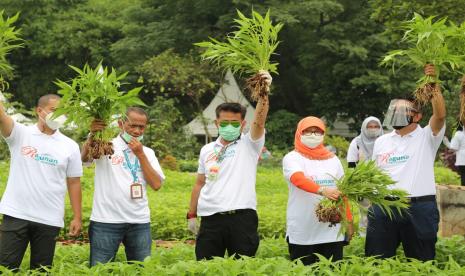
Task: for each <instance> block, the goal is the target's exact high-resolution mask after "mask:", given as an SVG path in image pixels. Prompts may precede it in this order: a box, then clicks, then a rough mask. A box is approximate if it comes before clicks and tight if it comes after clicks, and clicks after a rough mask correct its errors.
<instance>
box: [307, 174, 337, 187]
mask: <svg viewBox="0 0 465 276" xmlns="http://www.w3.org/2000/svg"><path fill="white" fill-rule="evenodd" d="M329 177H330V176H329ZM310 179H311V180H313V182H315V183H316V184H318V185H319V186H326V187H330V186H336V182H335V181H334V179H332V178H321V177H318V176H316V175H312V176H310Z"/></svg>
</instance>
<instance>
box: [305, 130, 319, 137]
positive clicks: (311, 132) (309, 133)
mask: <svg viewBox="0 0 465 276" xmlns="http://www.w3.org/2000/svg"><path fill="white" fill-rule="evenodd" d="M302 134H303V135H315V136H323V135H324V133H323V132H321V131H305V132H304V133H302Z"/></svg>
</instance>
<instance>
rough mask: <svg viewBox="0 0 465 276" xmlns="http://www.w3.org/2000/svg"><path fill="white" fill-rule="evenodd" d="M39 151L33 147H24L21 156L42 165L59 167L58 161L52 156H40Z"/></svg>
mask: <svg viewBox="0 0 465 276" xmlns="http://www.w3.org/2000/svg"><path fill="white" fill-rule="evenodd" d="M37 152H38V150H37V149H36V148H34V147H32V146H24V147H22V148H21V154H22V155H24V156H26V157H30V158H32V159H34V160H36V161H38V162H40V163H42V164H46V165H50V166H57V165H58V159H56V158H55V157H53V156H52V155H50V154H47V153H45V154H39V153H37Z"/></svg>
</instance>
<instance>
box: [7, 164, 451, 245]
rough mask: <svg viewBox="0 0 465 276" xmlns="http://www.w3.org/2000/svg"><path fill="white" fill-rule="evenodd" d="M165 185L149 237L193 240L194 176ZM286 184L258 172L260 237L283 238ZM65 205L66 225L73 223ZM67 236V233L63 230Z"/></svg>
mask: <svg viewBox="0 0 465 276" xmlns="http://www.w3.org/2000/svg"><path fill="white" fill-rule="evenodd" d="M0 172H1V173H0V193H2V192H3V190H4V188H5V185H6V180H7V175H8V164H7V163H0ZM435 172H436V175H437V182H438V183H443V184H445V183H448V184H457V183H459V178H458V176H457V175H456V174H455V173H453V172H452V171H451V170H449V169H446V168H436V169H435ZM165 173H166V177H167V178H166V182H165V183H164V186H163V187H162V188H161V190H160V191H158V192H153V191H151V190H149V194H148V197H149V204H150V209H151V217H152V220H151V221H152V235H153V238H154V239H163V240H178V239H179V240H181V239H186V238H193V236H192V235H191V234H190V232H189V231H188V230H187V226H186V219H185V217H186V212H187V209H188V205H189V200H190V193H191V189H192V185H193V183H194V181H195V173H183V172H174V171H169V170H166V171H165ZM82 185H83V200H82V204H83V219H84V222H83V223H84V227H85V230H86V229H87V225H88V224H89V217H90V212H91V210H92V196H93V188H92V185H93V168H87V169H85V170H84V177H83V178H82ZM287 193H288V190H287V184H286V182H285V181H284V178H283V176H282V172H281V170H280V169H278V168H260V169H259V171H258V176H257V197H258V215H259V220H260V222H259V232H260V235H261V236H262V237H279V236H283V235H284V234H285V227H286V208H287V196H288V195H287ZM70 210H71V209H70V206H69V203H68V206H67V212H66V218H65V220H66V223H65V225H67V224H68V222H69V221H70V220H71V219H72V213H71V211H70ZM63 233H66V229H64V230H63Z"/></svg>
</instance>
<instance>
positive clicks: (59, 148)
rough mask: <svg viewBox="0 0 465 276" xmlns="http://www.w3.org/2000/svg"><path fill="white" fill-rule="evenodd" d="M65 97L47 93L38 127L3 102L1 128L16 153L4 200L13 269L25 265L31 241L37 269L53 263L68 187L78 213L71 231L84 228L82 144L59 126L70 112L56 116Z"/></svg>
mask: <svg viewBox="0 0 465 276" xmlns="http://www.w3.org/2000/svg"><path fill="white" fill-rule="evenodd" d="M59 101H60V97H59V96H57V95H51V94H50V95H45V96H42V97H41V98H40V99H39V101H38V104H37V108H36V112H37V116H38V119H39V120H38V122H37V124H35V125H32V126H25V125H22V124H20V123H18V122H14V121H13V120H12V119H11V117H9V116H8V115H7V114H6V113H5V110H4V108H3V105H2V103H1V102H0V131H1V134H2V136H3V137H4V139H5V141H6V142H7V144H8V147H9V149H10V156H11V160H10V174H9V176H8V183H7V186H6V190H5V192H4V193H3V196H2V199H1V202H0V213H2V214H3V221H2V225H1V226H0V265H2V266H5V267H8V268H9V269H14V270H16V269H18V268H19V266H20V264H21V261H22V259H23V256H24V252H25V251H26V248H27V246H28V244H29V243H30V247H31V263H30V268H31V269H35V268H40V267H41V266H51V265H52V262H53V256H54V253H55V244H56V241H55V239H56V237H57V236H58V234H59V232H60V228H61V227H63V226H64V223H63V217H64V212H65V195H66V190H68V193H69V197H70V202H71V206H72V209H73V213H74V218H73V220H72V221H71V224H70V234H71V235H73V236H77V235H79V233H80V230H81V225H82V223H81V180H80V177H81V176H82V163H81V158H80V152H79V146H78V144H77V143H76V142H74V141H73V140H71V139H70V138H68V137H66V136H65V135H63V134H62V133H61V132H60V131H59V130H58V128H59V127H60V126H61V125H62V123H64V117H58V118H56V119H52V116H53V111H54V110H55V109H56V108H57V106H58V103H59Z"/></svg>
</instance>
